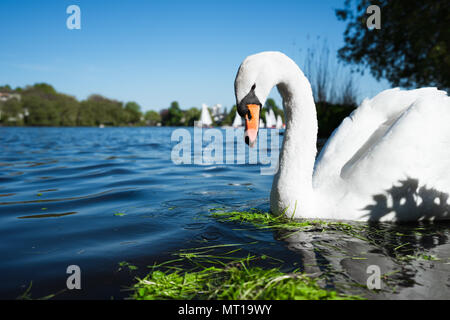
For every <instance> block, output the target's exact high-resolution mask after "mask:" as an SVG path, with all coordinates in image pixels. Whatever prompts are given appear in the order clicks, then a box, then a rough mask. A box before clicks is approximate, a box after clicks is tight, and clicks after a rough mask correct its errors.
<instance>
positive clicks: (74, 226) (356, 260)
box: [0, 128, 450, 299]
mask: <svg viewBox="0 0 450 320" xmlns="http://www.w3.org/2000/svg"><path fill="white" fill-rule="evenodd" d="M173 130H174V129H173V128H105V129H99V128H0V239H1V242H0V257H1V260H0V298H3V299H5V298H7V299H14V298H16V297H18V296H20V295H22V294H23V293H24V292H25V291H26V290H27V288H28V287H29V286H30V284H32V285H31V289H30V291H29V294H30V295H31V297H32V298H40V297H44V296H46V295H49V294H53V293H57V292H60V293H58V294H57V295H56V298H59V299H68V298H98V299H110V298H114V299H120V298H125V297H127V296H129V294H130V292H129V291H126V290H124V289H125V288H126V287H127V286H129V285H131V284H133V282H134V280H133V279H134V278H135V277H136V276H143V275H145V274H146V273H148V271H149V269H148V268H147V266H149V265H153V264H154V263H156V262H163V261H165V260H169V259H173V255H172V254H173V253H175V252H179V250H180V249H187V248H195V247H199V246H205V245H220V244H237V245H239V246H240V247H241V249H242V254H243V255H246V254H247V253H253V254H266V255H269V256H271V257H274V258H276V259H278V260H280V261H283V263H282V265H281V268H282V269H283V270H291V269H292V268H295V267H300V268H301V269H302V270H304V271H305V272H308V273H311V274H316V275H317V274H322V275H326V276H327V277H326V281H324V284H323V285H324V286H325V287H327V288H335V289H336V288H337V289H338V290H340V291H341V292H346V293H355V294H360V295H363V296H365V297H368V298H375V299H377V298H394V299H395V298H408V299H409V298H411V299H414V298H417V299H423V298H443V299H449V298H450V259H449V258H450V243H449V240H448V237H449V235H450V231H449V230H450V228H449V226H450V225H449V223H434V224H409V225H392V224H376V225H368V224H356V223H355V224H353V225H355V227H357V228H361V229H362V231H361V233H363V234H364V236H365V237H367V238H369V239H370V241H365V240H361V239H360V238H358V237H353V236H351V235H349V234H345V233H340V232H338V231H333V230H326V231H325V232H324V231H323V230H315V229H312V230H309V231H308V232H298V233H296V234H295V235H293V236H291V237H288V238H286V237H283V236H282V235H280V234H279V232H274V231H271V230H259V229H255V228H254V227H252V226H248V225H238V224H235V223H224V222H220V221H218V220H217V219H216V218H214V217H212V216H211V215H210V210H211V209H214V208H223V209H224V210H230V211H231V210H245V209H249V208H259V209H261V210H265V211H268V209H269V200H268V196H269V192H270V187H271V183H272V178H273V177H272V176H270V175H261V174H260V169H261V166H260V165H259V164H213V165H194V164H190V165H175V164H174V163H173V161H172V160H171V151H172V148H173V147H174V145H176V142H173V141H171V134H172V131H173ZM189 132H191V133H192V129H189ZM280 139H282V137H280ZM268 151H269V152H270V151H271V150H270V145H269V150H268ZM236 229H239V230H236ZM123 261H126V262H129V263H130V264H132V265H134V266H136V267H137V268H138V269H137V270H123V268H122V269H121V268H120V267H119V263H120V262H123ZM70 265H78V266H79V267H80V269H81V274H82V289H81V290H64V289H65V288H66V280H67V277H68V276H69V275H68V274H67V273H66V269H67V267H68V266H70ZM368 265H378V266H380V268H381V271H382V273H383V274H386V277H385V278H383V279H384V280H383V281H384V282H383V288H382V290H381V291H380V292H374V291H371V290H368V289H366V288H363V286H364V285H365V283H366V279H367V277H368V276H369V275H368V274H367V272H366V269H367V266H368ZM61 290H63V291H62V292H61Z"/></svg>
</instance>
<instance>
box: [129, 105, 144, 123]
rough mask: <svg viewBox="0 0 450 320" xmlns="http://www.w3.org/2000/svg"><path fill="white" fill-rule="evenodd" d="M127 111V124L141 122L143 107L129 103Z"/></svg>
mask: <svg viewBox="0 0 450 320" xmlns="http://www.w3.org/2000/svg"><path fill="white" fill-rule="evenodd" d="M125 111H126V113H127V115H128V117H127V118H128V119H127V122H128V123H134V124H136V123H138V122H139V121H141V117H142V113H141V107H140V106H139V105H138V104H137V103H136V102H128V103H127V104H126V105H125Z"/></svg>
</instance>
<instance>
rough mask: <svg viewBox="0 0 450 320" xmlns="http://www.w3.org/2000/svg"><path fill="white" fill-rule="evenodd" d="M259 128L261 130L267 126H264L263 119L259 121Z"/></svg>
mask: <svg viewBox="0 0 450 320" xmlns="http://www.w3.org/2000/svg"><path fill="white" fill-rule="evenodd" d="M259 127H260V128H264V127H265V124H264V120H263V119H259Z"/></svg>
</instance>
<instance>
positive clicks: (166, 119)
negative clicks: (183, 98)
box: [161, 101, 184, 126]
mask: <svg viewBox="0 0 450 320" xmlns="http://www.w3.org/2000/svg"><path fill="white" fill-rule="evenodd" d="M161 118H162V119H161V120H162V124H163V125H164V126H180V125H182V124H184V123H182V122H183V121H182V119H183V112H182V111H181V109H180V105H179V104H178V102H177V101H173V102H172V103H171V104H170V108H169V109H168V110H167V112H166V113H163V112H162V113H161Z"/></svg>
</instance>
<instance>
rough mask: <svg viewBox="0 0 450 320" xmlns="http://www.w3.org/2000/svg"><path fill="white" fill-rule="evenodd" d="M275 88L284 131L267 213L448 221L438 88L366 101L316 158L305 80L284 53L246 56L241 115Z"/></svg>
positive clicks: (446, 152)
mask: <svg viewBox="0 0 450 320" xmlns="http://www.w3.org/2000/svg"><path fill="white" fill-rule="evenodd" d="M275 85H276V86H277V87H278V90H279V92H280V94H281V96H282V98H283V107H284V111H285V114H286V131H285V134H284V141H283V146H282V150H281V153H280V160H279V171H278V173H277V174H276V175H275V177H274V180H273V184H272V191H271V195H270V207H271V211H272V212H273V213H275V214H281V213H283V214H285V215H286V216H288V217H295V218H322V219H342V220H361V221H367V220H376V221H378V220H380V221H418V220H424V219H425V220H444V219H450V197H449V194H450V98H449V97H448V96H447V94H446V92H444V91H439V90H437V89H435V88H423V89H417V90H408V91H406V90H399V89H390V90H386V91H383V92H381V93H380V94H378V95H377V96H375V97H374V98H373V99H370V100H368V99H366V100H364V101H363V102H362V104H361V105H360V106H359V107H358V108H357V109H356V110H355V111H354V112H353V113H352V114H351V115H350V116H349V117H347V118H346V119H344V121H343V122H342V123H341V125H340V126H339V127H338V128H337V129H336V130H335V131H334V133H333V134H332V136H331V137H330V138H329V140H328V141H327V143H326V145H325V146H324V148H323V149H322V151H321V153H320V154H319V156H318V157H317V159H316V153H317V150H316V140H317V117H316V108H315V104H314V99H313V95H312V90H311V86H310V83H309V81H308V79H307V78H306V77H305V76H304V74H303V72H302V71H301V70H300V69H299V68H298V66H297V65H296V64H295V63H294V62H293V61H292V60H291V59H290V58H288V57H287V56H285V55H284V54H282V53H279V52H263V53H260V54H256V55H253V56H250V57H248V58H247V59H245V61H244V62H243V63H242V65H241V67H240V69H239V72H238V75H237V76H236V81H235V91H236V100H237V103H238V111H239V113H240V114H241V116H243V117H244V116H245V115H246V114H247V113H248V112H249V111H248V109H246V105H248V104H249V103H251V104H252V103H253V104H255V103H259V104H260V105H262V103H264V101H265V100H266V98H267V96H268V94H269V92H270V90H271V89H272V88H273V87H274V86H275ZM261 102H262V103H261ZM250 118H251V117H250ZM251 137H253V135H251ZM250 140H251V139H250ZM250 143H251V144H253V143H254V141H250Z"/></svg>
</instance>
